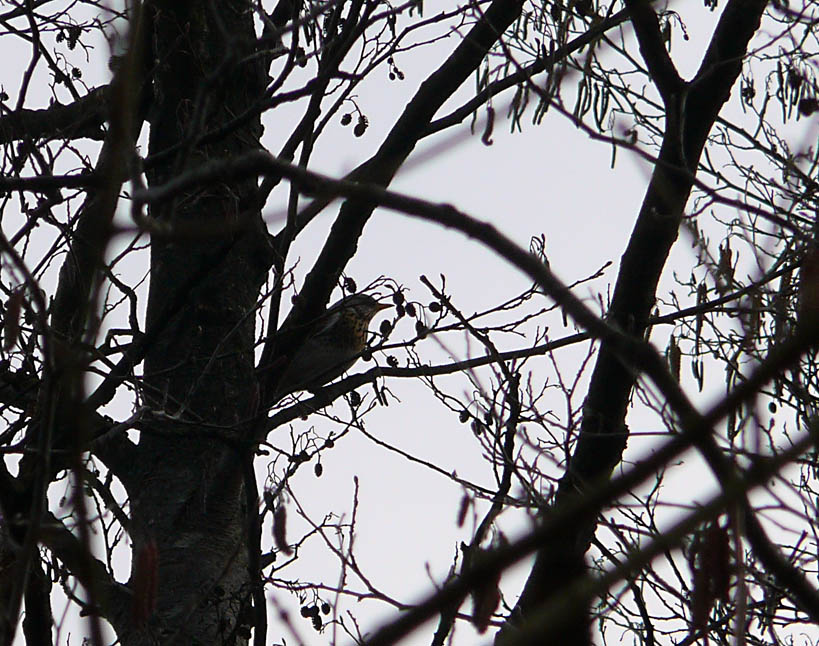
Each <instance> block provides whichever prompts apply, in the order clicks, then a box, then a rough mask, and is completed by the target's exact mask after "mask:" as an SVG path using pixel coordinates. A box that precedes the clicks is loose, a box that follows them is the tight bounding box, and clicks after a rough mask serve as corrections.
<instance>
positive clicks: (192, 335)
mask: <svg viewBox="0 0 819 646" xmlns="http://www.w3.org/2000/svg"><path fill="white" fill-rule="evenodd" d="M250 4H251V3H249V2H245V1H242V0H233V1H225V2H219V3H200V2H181V1H180V0H168V1H157V2H155V3H153V5H151V7H150V10H152V11H153V28H154V43H155V51H154V52H153V54H154V60H155V62H156V68H155V76H154V88H153V91H154V96H155V103H154V106H153V108H152V114H151V136H150V151H149V152H150V154H151V155H154V154H156V153H161V152H162V151H165V150H168V149H170V148H171V147H174V146H177V147H178V149H177V150H176V151H175V152H174V153H173V154H170V155H166V156H164V157H163V158H161V162H160V163H158V164H156V165H154V166H152V167H151V169H150V171H149V175H148V176H149V181H150V183H151V185H159V184H162V183H163V182H165V181H167V180H168V179H169V178H171V177H173V176H176V175H178V174H179V173H184V172H185V169H186V168H190V167H192V166H195V165H197V164H200V163H202V162H204V161H206V160H208V159H212V158H217V157H219V158H221V157H227V156H232V155H236V154H241V153H243V152H246V151H248V150H252V149H255V148H257V147H258V144H257V142H258V138H259V136H260V135H261V126H260V122H259V119H258V117H256V118H253V119H251V120H250V121H248V122H247V123H245V124H243V125H241V126H240V127H237V128H236V130H235V131H233V132H232V133H231V134H229V135H227V136H225V137H224V138H221V139H219V140H218V141H216V142H213V143H211V144H208V145H199V144H198V138H199V137H200V136H201V135H203V134H204V133H205V132H207V131H208V130H212V129H214V128H217V127H219V126H221V125H223V124H225V123H227V122H228V121H230V120H231V119H232V118H233V117H235V116H236V115H238V114H240V113H242V112H243V111H244V110H245V109H246V108H247V106H249V105H251V103H252V101H253V100H254V99H256V98H257V97H258V94H259V93H260V92H261V91H262V89H263V87H264V78H265V70H263V69H261V68H260V64H259V62H258V61H259V59H257V58H255V59H254V58H250V59H246V58H245V57H246V55H247V54H249V53H251V52H252V51H253V48H254V45H255V35H254V31H253V21H252V13H251V7H250ZM217 13H218V15H216V14H217ZM237 60H249V61H250V62H246V63H243V64H242V65H241V66H239V67H237V65H236V61H237ZM228 62H229V63H230V65H227V63H228ZM228 70H230V72H229V73H228ZM151 215H152V216H153V217H154V218H157V219H159V220H161V221H163V222H165V223H168V224H171V225H173V224H176V223H182V224H185V225H188V226H186V229H188V230H190V229H193V230H197V231H198V233H199V235H198V236H197V238H196V239H183V238H181V237H174V236H170V237H167V238H160V237H157V236H155V237H154V238H153V239H152V241H151V283H150V295H149V301H148V312H147V328H148V330H151V329H152V327H156V326H163V327H164V329H163V331H162V333H161V334H159V335H157V337H156V339H157V341H156V342H155V343H154V344H153V346H152V347H151V348H149V350H148V352H147V354H146V359H145V383H146V390H145V392H144V393H143V396H144V398H145V401H146V402H147V403H148V404H149V405H150V407H151V409H152V411H154V412H155V413H158V414H157V415H155V416H154V420H153V421H152V422H151V423H150V424H149V425H148V427H147V428H143V429H142V434H141V439H140V443H139V448H138V454H137V463H138V468H137V470H138V476H137V485H136V486H135V487H134V493H133V499H132V527H131V536H132V539H133V541H134V547H133V559H132V564H133V572H132V581H134V580H135V579H136V577H140V576H142V577H148V578H150V577H152V576H153V575H154V574H156V580H157V596H156V599H155V600H154V599H151V598H147V599H135V606H139V605H141V606H143V607H147V610H149V611H150V610H153V613H152V614H151V615H150V616H149V617H148V618H147V620H146V618H145V617H140V618H137V619H138V621H137V622H136V623H137V629H136V630H134V631H133V633H132V634H130V635H127V636H124V639H123V643H124V644H126V646H131V645H134V644H151V643H168V642H169V640H171V639H172V638H174V643H178V644H203V645H205V644H207V645H208V646H213V645H217V644H237V643H244V642H245V641H246V637H247V635H248V634H249V629H248V626H249V624H250V619H248V618H249V617H252V615H251V614H250V613H249V612H248V610H249V608H250V605H251V600H250V599H251V595H250V592H251V578H250V575H249V573H248V568H247V547H246V541H245V533H246V531H245V524H246V513H245V512H246V510H245V509H244V498H243V489H244V487H243V481H242V475H241V474H242V470H241V468H240V464H241V461H240V460H241V455H240V446H242V440H243V437H244V435H245V434H246V433H247V431H248V428H247V425H248V424H249V420H251V419H252V417H253V415H254V413H255V410H254V406H255V405H256V404H255V402H256V401H257V399H258V397H257V395H256V390H255V386H254V384H255V380H254V357H253V345H254V316H253V315H252V311H253V307H254V304H255V302H256V299H257V296H258V290H259V288H260V285H261V283H262V281H263V280H264V277H265V274H266V271H267V269H268V268H269V266H270V254H269V245H268V243H267V233H266V231H265V228H264V225H263V223H262V221H261V217H260V212H259V207H258V205H257V204H256V181H255V179H248V180H244V181H241V182H234V183H231V185H227V184H215V185H210V186H207V187H205V188H203V189H201V190H196V191H193V192H190V193H187V194H184V195H181V196H179V197H178V198H177V199H176V200H175V201H174V202H173V203H166V204H164V205H162V206H161V207H159V208H157V209H154V210H153V212H152V213H151ZM190 225H194V226H190ZM226 225H227V226H226ZM225 230H227V231H228V233H225ZM209 231H210V232H212V235H209ZM169 312H174V314H173V315H171V316H169V315H168V313H169ZM153 550H155V553H156V555H157V559H156V561H155V563H156V572H147V573H146V572H139V570H140V568H143V569H144V568H146V567H149V568H150V567H153V566H151V565H150V564H151V563H152V562H153V560H152V558H146V557H145V556H144V555H146V554H149V553H151V552H152V551H153ZM146 563H147V564H148V565H146ZM137 593H139V589H138V588H137ZM146 594H147V595H150V592H148V593H146Z"/></svg>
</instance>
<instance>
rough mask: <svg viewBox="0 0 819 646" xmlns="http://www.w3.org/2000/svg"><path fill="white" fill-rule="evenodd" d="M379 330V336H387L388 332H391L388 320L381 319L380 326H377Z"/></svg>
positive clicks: (390, 324)
mask: <svg viewBox="0 0 819 646" xmlns="http://www.w3.org/2000/svg"><path fill="white" fill-rule="evenodd" d="M378 330H379V332H381V336H387V335H388V334H389V333H390V332H392V323H390V322H389V321H381V326H380V327H379V328H378Z"/></svg>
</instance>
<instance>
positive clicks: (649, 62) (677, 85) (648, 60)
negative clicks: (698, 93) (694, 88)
mask: <svg viewBox="0 0 819 646" xmlns="http://www.w3.org/2000/svg"><path fill="white" fill-rule="evenodd" d="M626 7H627V8H628V11H629V13H630V15H631V24H632V26H633V27H634V33H635V34H637V42H638V43H639V44H640V53H641V54H642V55H643V60H644V61H645V64H646V66H647V67H648V73H649V75H650V76H651V80H653V81H654V84H655V85H656V86H657V90H658V91H659V92H660V96H661V97H662V99H663V103H664V104H665V106H666V108H669V107H670V106H671V105H672V103H673V101H674V97H675V96H676V95H678V94H679V93H680V91H681V90H682V89H683V87H684V85H685V84H684V83H683V80H682V79H681V78H680V75H679V74H678V73H677V69H676V68H675V67H674V63H673V62H672V61H671V57H670V56H669V55H668V51H667V50H666V48H665V43H663V39H662V36H661V34H660V22H659V21H658V20H657V14H656V13H655V11H654V9H652V8H651V4H650V3H649V2H648V0H626Z"/></svg>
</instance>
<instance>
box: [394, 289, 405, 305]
mask: <svg viewBox="0 0 819 646" xmlns="http://www.w3.org/2000/svg"><path fill="white" fill-rule="evenodd" d="M392 302H393V303H395V304H396V305H400V304H401V303H403V302H404V294H403V293H402V292H395V293H394V294H393V295H392Z"/></svg>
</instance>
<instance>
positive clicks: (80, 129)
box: [0, 85, 110, 144]
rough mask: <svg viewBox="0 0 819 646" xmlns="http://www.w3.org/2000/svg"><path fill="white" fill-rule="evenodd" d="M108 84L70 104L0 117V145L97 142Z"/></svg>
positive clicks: (100, 135) (103, 122)
mask: <svg viewBox="0 0 819 646" xmlns="http://www.w3.org/2000/svg"><path fill="white" fill-rule="evenodd" d="M109 91H110V88H109V86H107V85H106V86H102V87H98V88H94V89H93V90H91V91H90V92H89V93H88V94H86V95H85V96H83V97H82V98H80V99H79V100H77V101H74V102H73V103H69V104H68V105H63V104H62V103H54V104H53V105H51V106H49V107H48V108H44V109H42V110H27V109H21V110H15V111H14V112H10V113H8V114H6V115H4V116H3V117H0V144H7V143H11V142H13V141H19V140H20V139H58V138H65V139H80V138H83V137H86V138H88V139H95V140H97V141H101V140H102V139H103V138H104V137H105V131H104V130H103V127H102V126H103V125H104V124H105V120H106V118H107V115H108V95H109Z"/></svg>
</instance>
